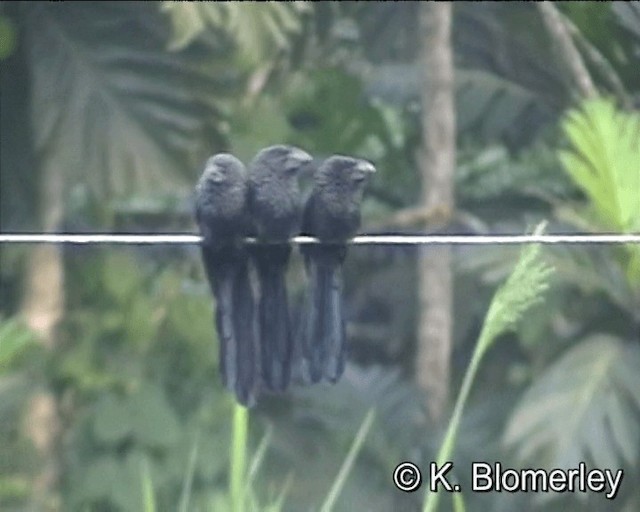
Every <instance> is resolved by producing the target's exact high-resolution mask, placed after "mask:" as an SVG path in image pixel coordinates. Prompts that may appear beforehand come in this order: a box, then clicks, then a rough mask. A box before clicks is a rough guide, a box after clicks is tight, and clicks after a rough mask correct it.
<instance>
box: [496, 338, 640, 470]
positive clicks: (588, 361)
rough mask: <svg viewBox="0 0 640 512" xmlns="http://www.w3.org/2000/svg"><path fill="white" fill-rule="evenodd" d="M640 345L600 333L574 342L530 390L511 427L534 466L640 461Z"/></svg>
mask: <svg viewBox="0 0 640 512" xmlns="http://www.w3.org/2000/svg"><path fill="white" fill-rule="evenodd" d="M638 368H640V350H638V347H636V346H634V345H632V344H630V343H626V342H624V341H623V340H620V339H617V338H614V337H612V336H610V335H605V334H593V335H591V336H590V337H588V338H586V339H584V340H583V341H582V342H581V343H579V344H578V345H576V346H575V347H573V348H571V349H570V350H568V351H567V352H566V353H565V354H564V355H563V356H562V358H560V359H559V360H558V361H556V362H555V363H554V364H553V365H551V367H549V368H548V369H547V370H546V371H545V372H544V373H543V374H542V375H541V376H540V378H538V379H537V380H536V381H535V382H533V383H532V385H531V386H530V388H529V389H528V390H527V392H526V393H525V395H524V396H523V398H522V400H521V401H520V403H519V404H518V407H517V408H516V409H515V410H514V411H513V414H512V416H511V419H510V420H509V424H508V426H507V429H506V431H505V434H504V441H505V443H506V444H507V445H508V446H510V447H512V448H513V449H515V451H516V454H517V456H518V460H519V461H520V462H521V463H522V464H523V465H526V466H533V467H540V465H543V467H547V468H556V467H560V468H570V467H577V464H578V463H579V462H580V461H589V463H590V464H592V465H593V467H603V468H620V467H625V465H628V466H629V467H635V468H636V469H637V464H638V460H637V453H638V450H639V449H640V427H639V425H640V374H638Z"/></svg>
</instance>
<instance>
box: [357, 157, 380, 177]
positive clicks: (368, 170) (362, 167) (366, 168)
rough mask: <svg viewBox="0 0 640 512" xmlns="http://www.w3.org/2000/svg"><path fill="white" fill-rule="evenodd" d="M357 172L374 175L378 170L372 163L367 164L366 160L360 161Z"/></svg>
mask: <svg viewBox="0 0 640 512" xmlns="http://www.w3.org/2000/svg"><path fill="white" fill-rule="evenodd" d="M356 170H357V171H360V172H361V173H363V174H373V173H374V172H376V168H375V167H374V166H373V164H372V163H371V162H367V161H366V160H360V161H359V162H358V164H357V165H356Z"/></svg>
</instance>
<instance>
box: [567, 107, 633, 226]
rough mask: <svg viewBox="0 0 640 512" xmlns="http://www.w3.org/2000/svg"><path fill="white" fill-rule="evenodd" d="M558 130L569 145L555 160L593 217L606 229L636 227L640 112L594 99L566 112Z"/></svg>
mask: <svg viewBox="0 0 640 512" xmlns="http://www.w3.org/2000/svg"><path fill="white" fill-rule="evenodd" d="M563 129H564V131H565V133H566V135H567V137H568V138H569V141H570V142H571V145H572V148H571V150H570V151H567V150H563V151H560V160H561V161H562V163H563V165H564V168H565V169H566V171H567V173H568V174H569V176H571V178H572V179H573V180H574V182H575V183H576V185H578V186H579V187H580V188H582V189H583V190H584V192H585V194H586V195H587V197H588V199H589V202H590V206H591V207H592V208H593V213H592V218H594V220H596V221H598V222H599V223H600V224H601V225H602V227H604V228H605V229H610V230H613V231H616V232H623V233H628V232H633V231H639V230H640V199H639V198H638V191H639V190H640V167H639V166H638V162H640V143H638V141H639V140H640V115H638V114H637V113H633V112H632V113H626V112H620V111H618V110H616V107H615V106H614V105H613V103H612V102H611V101H609V100H605V99H597V100H592V101H588V102H585V103H584V105H583V107H582V108H581V109H580V110H579V111H572V112H570V113H569V114H568V115H567V117H566V119H565V120H564V121H563Z"/></svg>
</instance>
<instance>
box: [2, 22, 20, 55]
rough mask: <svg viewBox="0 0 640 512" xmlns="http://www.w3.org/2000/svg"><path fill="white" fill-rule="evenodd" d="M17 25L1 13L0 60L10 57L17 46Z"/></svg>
mask: <svg viewBox="0 0 640 512" xmlns="http://www.w3.org/2000/svg"><path fill="white" fill-rule="evenodd" d="M17 39H18V38H17V36H16V27H15V26H14V24H13V22H12V21H11V19H10V18H8V17H7V16H4V15H3V14H0V60H3V59H6V58H7V57H9V56H10V55H11V54H12V53H13V52H14V51H15V48H16V41H17Z"/></svg>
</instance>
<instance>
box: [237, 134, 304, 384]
mask: <svg viewBox="0 0 640 512" xmlns="http://www.w3.org/2000/svg"><path fill="white" fill-rule="evenodd" d="M311 160H312V158H311V156H310V155H309V154H307V153H306V152H304V151H302V150H301V149H299V148H296V147H292V146H284V145H277V146H271V147H268V148H265V149H263V150H262V151H260V152H259V153H258V154H257V155H256V157H255V158H254V159H253V161H252V162H251V164H250V165H249V196H248V202H249V210H250V212H251V218H252V220H253V227H254V229H255V236H256V238H257V240H258V243H257V244H255V245H254V246H253V247H252V248H251V254H252V256H253V261H254V263H255V266H256V270H257V273H258V280H259V283H260V297H259V302H258V319H259V326H260V327H259V329H260V350H261V375H262V382H263V384H264V386H265V388H266V389H268V390H270V391H278V392H282V391H284V390H286V389H287V387H288V386H289V382H290V380H291V364H292V359H293V334H292V332H291V325H290V318H289V302H288V299H287V289H286V282H285V272H286V268H287V264H288V262H289V256H290V254H291V246H290V244H289V239H290V238H291V237H292V236H293V235H295V234H296V233H297V231H298V229H299V227H300V215H301V201H300V191H299V189H298V181H297V180H298V172H299V171H300V169H301V168H303V167H304V166H305V165H306V164H308V163H309V162H311Z"/></svg>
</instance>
